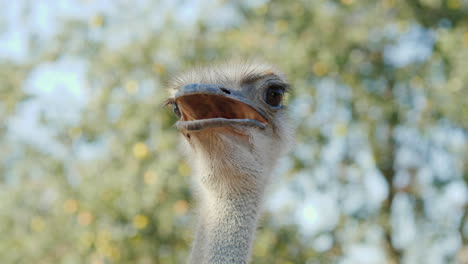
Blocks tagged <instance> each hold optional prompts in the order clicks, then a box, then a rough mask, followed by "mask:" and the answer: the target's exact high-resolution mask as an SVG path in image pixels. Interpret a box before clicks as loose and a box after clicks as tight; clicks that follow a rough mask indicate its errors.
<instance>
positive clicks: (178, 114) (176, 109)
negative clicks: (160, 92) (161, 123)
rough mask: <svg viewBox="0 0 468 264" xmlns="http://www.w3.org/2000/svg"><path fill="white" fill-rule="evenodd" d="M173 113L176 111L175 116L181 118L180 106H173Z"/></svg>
mask: <svg viewBox="0 0 468 264" xmlns="http://www.w3.org/2000/svg"><path fill="white" fill-rule="evenodd" d="M172 111H174V114H176V116H177V117H178V118H180V116H181V114H180V110H179V106H178V105H177V104H176V103H174V104H172Z"/></svg>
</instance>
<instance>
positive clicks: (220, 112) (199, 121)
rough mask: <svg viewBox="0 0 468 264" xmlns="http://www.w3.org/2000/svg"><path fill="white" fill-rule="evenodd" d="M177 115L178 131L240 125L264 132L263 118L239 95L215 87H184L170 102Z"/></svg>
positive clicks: (264, 122)
mask: <svg viewBox="0 0 468 264" xmlns="http://www.w3.org/2000/svg"><path fill="white" fill-rule="evenodd" d="M174 100H175V102H176V104H177V105H178V107H179V109H180V112H181V119H180V120H179V121H178V122H177V124H176V125H177V127H178V128H179V129H185V130H191V131H194V130H202V129H204V128H208V127H220V126H232V125H244V126H250V127H259V128H262V129H263V128H265V127H266V124H267V123H268V122H267V120H268V119H267V115H266V114H265V113H264V112H263V111H262V110H261V109H258V108H257V107H255V106H254V105H253V104H252V103H251V102H250V101H249V100H248V99H247V98H246V97H245V96H243V94H242V93H241V92H240V91H237V90H232V89H231V90H230V89H227V88H225V87H223V86H221V85H215V84H188V85H185V86H183V87H181V88H180V89H179V91H177V93H176V94H175V98H174Z"/></svg>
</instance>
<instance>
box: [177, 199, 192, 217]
mask: <svg viewBox="0 0 468 264" xmlns="http://www.w3.org/2000/svg"><path fill="white" fill-rule="evenodd" d="M188 208H189V206H188V203H187V201H185V200H179V201H177V202H176V203H175V204H174V211H175V212H176V214H179V215H182V214H185V213H186V212H187V211H188Z"/></svg>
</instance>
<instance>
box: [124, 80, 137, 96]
mask: <svg viewBox="0 0 468 264" xmlns="http://www.w3.org/2000/svg"><path fill="white" fill-rule="evenodd" d="M125 90H126V91H127V93H129V94H136V93H137V92H138V83H137V82H136V81H135V80H129V81H127V82H126V83H125Z"/></svg>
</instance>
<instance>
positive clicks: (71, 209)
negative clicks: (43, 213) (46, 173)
mask: <svg viewBox="0 0 468 264" xmlns="http://www.w3.org/2000/svg"><path fill="white" fill-rule="evenodd" d="M63 210H65V212H67V213H69V214H73V213H75V212H76V211H77V210H78V201H77V200H73V199H68V200H66V201H65V202H64V203H63Z"/></svg>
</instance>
